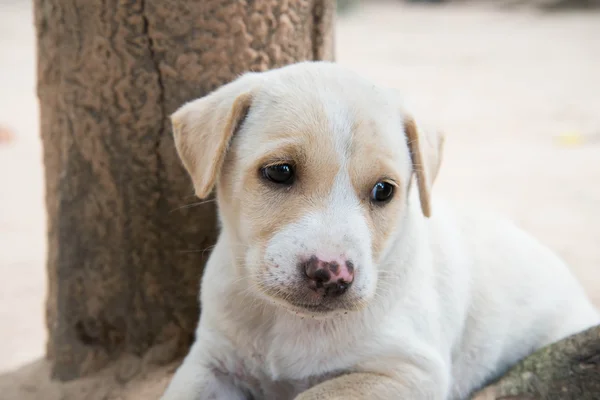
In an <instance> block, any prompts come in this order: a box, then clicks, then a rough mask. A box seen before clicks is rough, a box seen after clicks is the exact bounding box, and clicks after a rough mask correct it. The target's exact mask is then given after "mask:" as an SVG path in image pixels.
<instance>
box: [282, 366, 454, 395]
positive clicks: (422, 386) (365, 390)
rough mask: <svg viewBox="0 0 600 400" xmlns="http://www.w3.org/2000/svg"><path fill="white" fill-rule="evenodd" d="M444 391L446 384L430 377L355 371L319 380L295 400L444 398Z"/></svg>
mask: <svg viewBox="0 0 600 400" xmlns="http://www.w3.org/2000/svg"><path fill="white" fill-rule="evenodd" d="M446 392H447V388H446V387H445V383H443V382H435V381H434V380H433V379H421V378H419V377H417V376H407V377H405V378H401V377H399V378H392V377H389V376H384V375H381V374H374V373H367V372H357V373H350V374H346V375H342V376H339V377H337V378H334V379H330V380H328V381H325V382H322V383H320V384H319V385H316V386H314V387H313V388H311V389H309V390H307V391H305V392H303V393H301V394H299V395H298V396H297V397H296V398H295V399H294V400H364V399H369V400H443V399H445V398H446Z"/></svg>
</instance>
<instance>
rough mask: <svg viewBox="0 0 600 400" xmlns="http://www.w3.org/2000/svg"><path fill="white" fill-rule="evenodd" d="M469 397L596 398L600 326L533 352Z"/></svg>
mask: <svg viewBox="0 0 600 400" xmlns="http://www.w3.org/2000/svg"><path fill="white" fill-rule="evenodd" d="M473 399H474V400H517V399H519V400H597V399H600V326H596V327H595V328H590V329H588V330H586V331H584V332H581V333H579V334H577V335H573V336H571V337H568V338H566V339H563V340H561V341H559V342H557V343H554V344H552V345H550V346H548V347H546V348H543V349H541V350H539V351H537V352H535V353H534V354H532V355H530V356H529V357H527V358H526V359H524V360H523V361H521V362H520V363H519V364H517V365H516V366H514V367H513V368H512V369H511V370H510V371H509V372H508V373H506V374H505V375H504V376H503V377H502V378H501V379H499V380H498V381H497V382H496V383H494V384H492V385H490V386H489V387H487V388H486V389H484V390H482V391H481V392H480V393H478V394H476V395H475V396H474V397H473Z"/></svg>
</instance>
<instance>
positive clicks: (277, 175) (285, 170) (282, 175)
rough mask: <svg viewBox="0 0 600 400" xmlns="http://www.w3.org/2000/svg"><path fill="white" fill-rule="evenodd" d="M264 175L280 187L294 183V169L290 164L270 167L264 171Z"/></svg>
mask: <svg viewBox="0 0 600 400" xmlns="http://www.w3.org/2000/svg"><path fill="white" fill-rule="evenodd" d="M262 175H263V177H264V178H265V179H268V180H270V181H271V182H273V183H277V184H279V185H291V184H292V183H293V182H294V168H293V167H292V166H291V165H290V164H276V165H270V166H268V167H265V168H263V169H262Z"/></svg>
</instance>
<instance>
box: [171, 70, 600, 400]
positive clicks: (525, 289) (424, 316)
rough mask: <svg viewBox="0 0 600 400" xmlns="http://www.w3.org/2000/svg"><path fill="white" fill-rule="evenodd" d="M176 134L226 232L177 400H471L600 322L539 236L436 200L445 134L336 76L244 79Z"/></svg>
mask: <svg viewBox="0 0 600 400" xmlns="http://www.w3.org/2000/svg"><path fill="white" fill-rule="evenodd" d="M172 122H173V127H174V135H175V143H176V146H177V150H178V152H179V156H180V158H181V160H182V162H183V164H184V166H185V168H186V169H187V171H188V172H189V174H190V176H191V178H192V180H193V184H194V187H195V191H196V194H197V195H198V197H200V198H205V197H207V196H208V195H209V194H210V193H211V191H212V189H213V187H215V186H216V191H217V199H218V207H219V217H220V221H221V225H222V227H221V234H220V237H219V239H218V242H217V244H216V247H215V248H214V250H213V252H212V254H211V257H210V260H209V261H208V264H207V265H206V269H205V272H204V277H203V281H202V291H201V296H200V301H201V306H202V315H201V318H200V322H199V325H198V328H197V331H196V341H195V343H194V344H193V346H192V348H191V349H190V352H189V354H188V355H187V357H186V358H185V360H184V362H183V364H182V365H181V367H180V368H179V369H178V370H177V372H176V373H175V376H174V378H173V380H172V381H171V383H170V385H169V387H168V388H167V390H166V392H165V394H164V395H163V397H162V398H163V399H164V400H209V399H215V400H242V399H244V400H247V399H254V400H288V399H290V400H291V399H297V400H312V399H325V400H332V399H344V400H346V399H350V400H352V399H382V400H392V399H463V398H466V397H468V396H469V394H470V393H471V392H472V391H473V390H475V389H477V388H479V387H481V386H482V385H484V384H485V383H486V382H488V381H489V380H490V379H493V378H494V377H496V376H498V375H499V374H501V373H502V372H504V371H505V370H506V369H507V368H508V367H509V366H511V365H512V364H514V363H515V362H517V361H518V360H519V359H521V358H522V357H524V356H526V355H528V354H529V353H531V352H532V351H534V350H536V349H538V348H540V347H542V346H544V345H547V344H549V343H551V342H554V341H556V340H558V339H561V338H563V337H565V336H567V335H570V334H572V333H575V332H578V331H581V330H583V329H585V328H588V327H590V326H592V325H595V324H597V323H599V322H600V317H599V314H598V312H597V310H596V309H595V308H594V307H593V306H592V304H591V303H590V301H589V300H588V299H587V298H586V296H585V294H584V291H583V289H582V288H581V286H580V285H579V284H578V283H577V281H576V280H575V279H574V277H573V276H572V275H571V273H570V272H569V270H568V268H567V267H566V266H565V264H563V263H562V262H561V260H559V259H558V258H557V257H556V256H555V255H554V254H553V253H552V252H550V251H549V250H548V249H546V248H545V247H543V246H542V245H540V244H539V243H538V242H537V241H535V240H534V239H533V238H531V237H529V236H528V235H527V234H525V233H523V232H522V231H521V230H519V229H517V228H516V227H515V226H513V225H511V224H510V223H508V222H504V221H502V220H497V219H495V218H494V217H492V216H489V215H487V214H485V213H483V212H478V211H473V210H472V209H461V208H460V207H452V206H450V205H448V204H444V203H442V202H439V201H437V199H436V201H435V202H432V200H431V187H432V183H433V182H434V180H435V178H436V175H437V172H438V169H439V167H440V161H441V155H442V147H443V138H442V135H441V134H440V133H439V132H437V131H435V130H423V129H421V125H420V124H419V123H417V122H415V120H414V119H413V117H412V116H411V114H410V113H409V112H408V111H406V109H405V108H404V106H403V105H402V103H401V101H400V99H399V98H398V96H397V94H396V93H394V92H392V91H391V90H387V89H385V88H380V87H377V86H375V85H373V84H372V83H370V82H368V81H366V80H364V79H362V78H361V77H359V76H356V75H355V74H354V73H352V72H350V71H347V70H345V69H343V68H342V67H340V66H338V65H336V64H331V63H325V62H305V63H298V64H295V65H291V66H287V67H283V68H280V69H276V70H272V71H269V72H264V73H248V74H245V75H243V76H241V77H240V78H239V79H237V80H235V81H233V82H231V83H229V84H227V85H225V86H223V87H221V88H220V89H218V90H216V91H215V92H213V93H211V94H209V95H208V96H206V97H204V98H201V99H198V100H194V101H192V102H190V103H187V104H185V105H184V106H182V107H181V108H180V109H179V110H177V111H176V112H175V113H174V114H173V115H172Z"/></svg>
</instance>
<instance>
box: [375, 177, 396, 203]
mask: <svg viewBox="0 0 600 400" xmlns="http://www.w3.org/2000/svg"><path fill="white" fill-rule="evenodd" d="M392 196H394V185H392V184H391V183H388V182H377V183H376V184H375V186H373V190H371V201H372V202H374V203H386V202H388V201H390V200H391V198H392Z"/></svg>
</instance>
